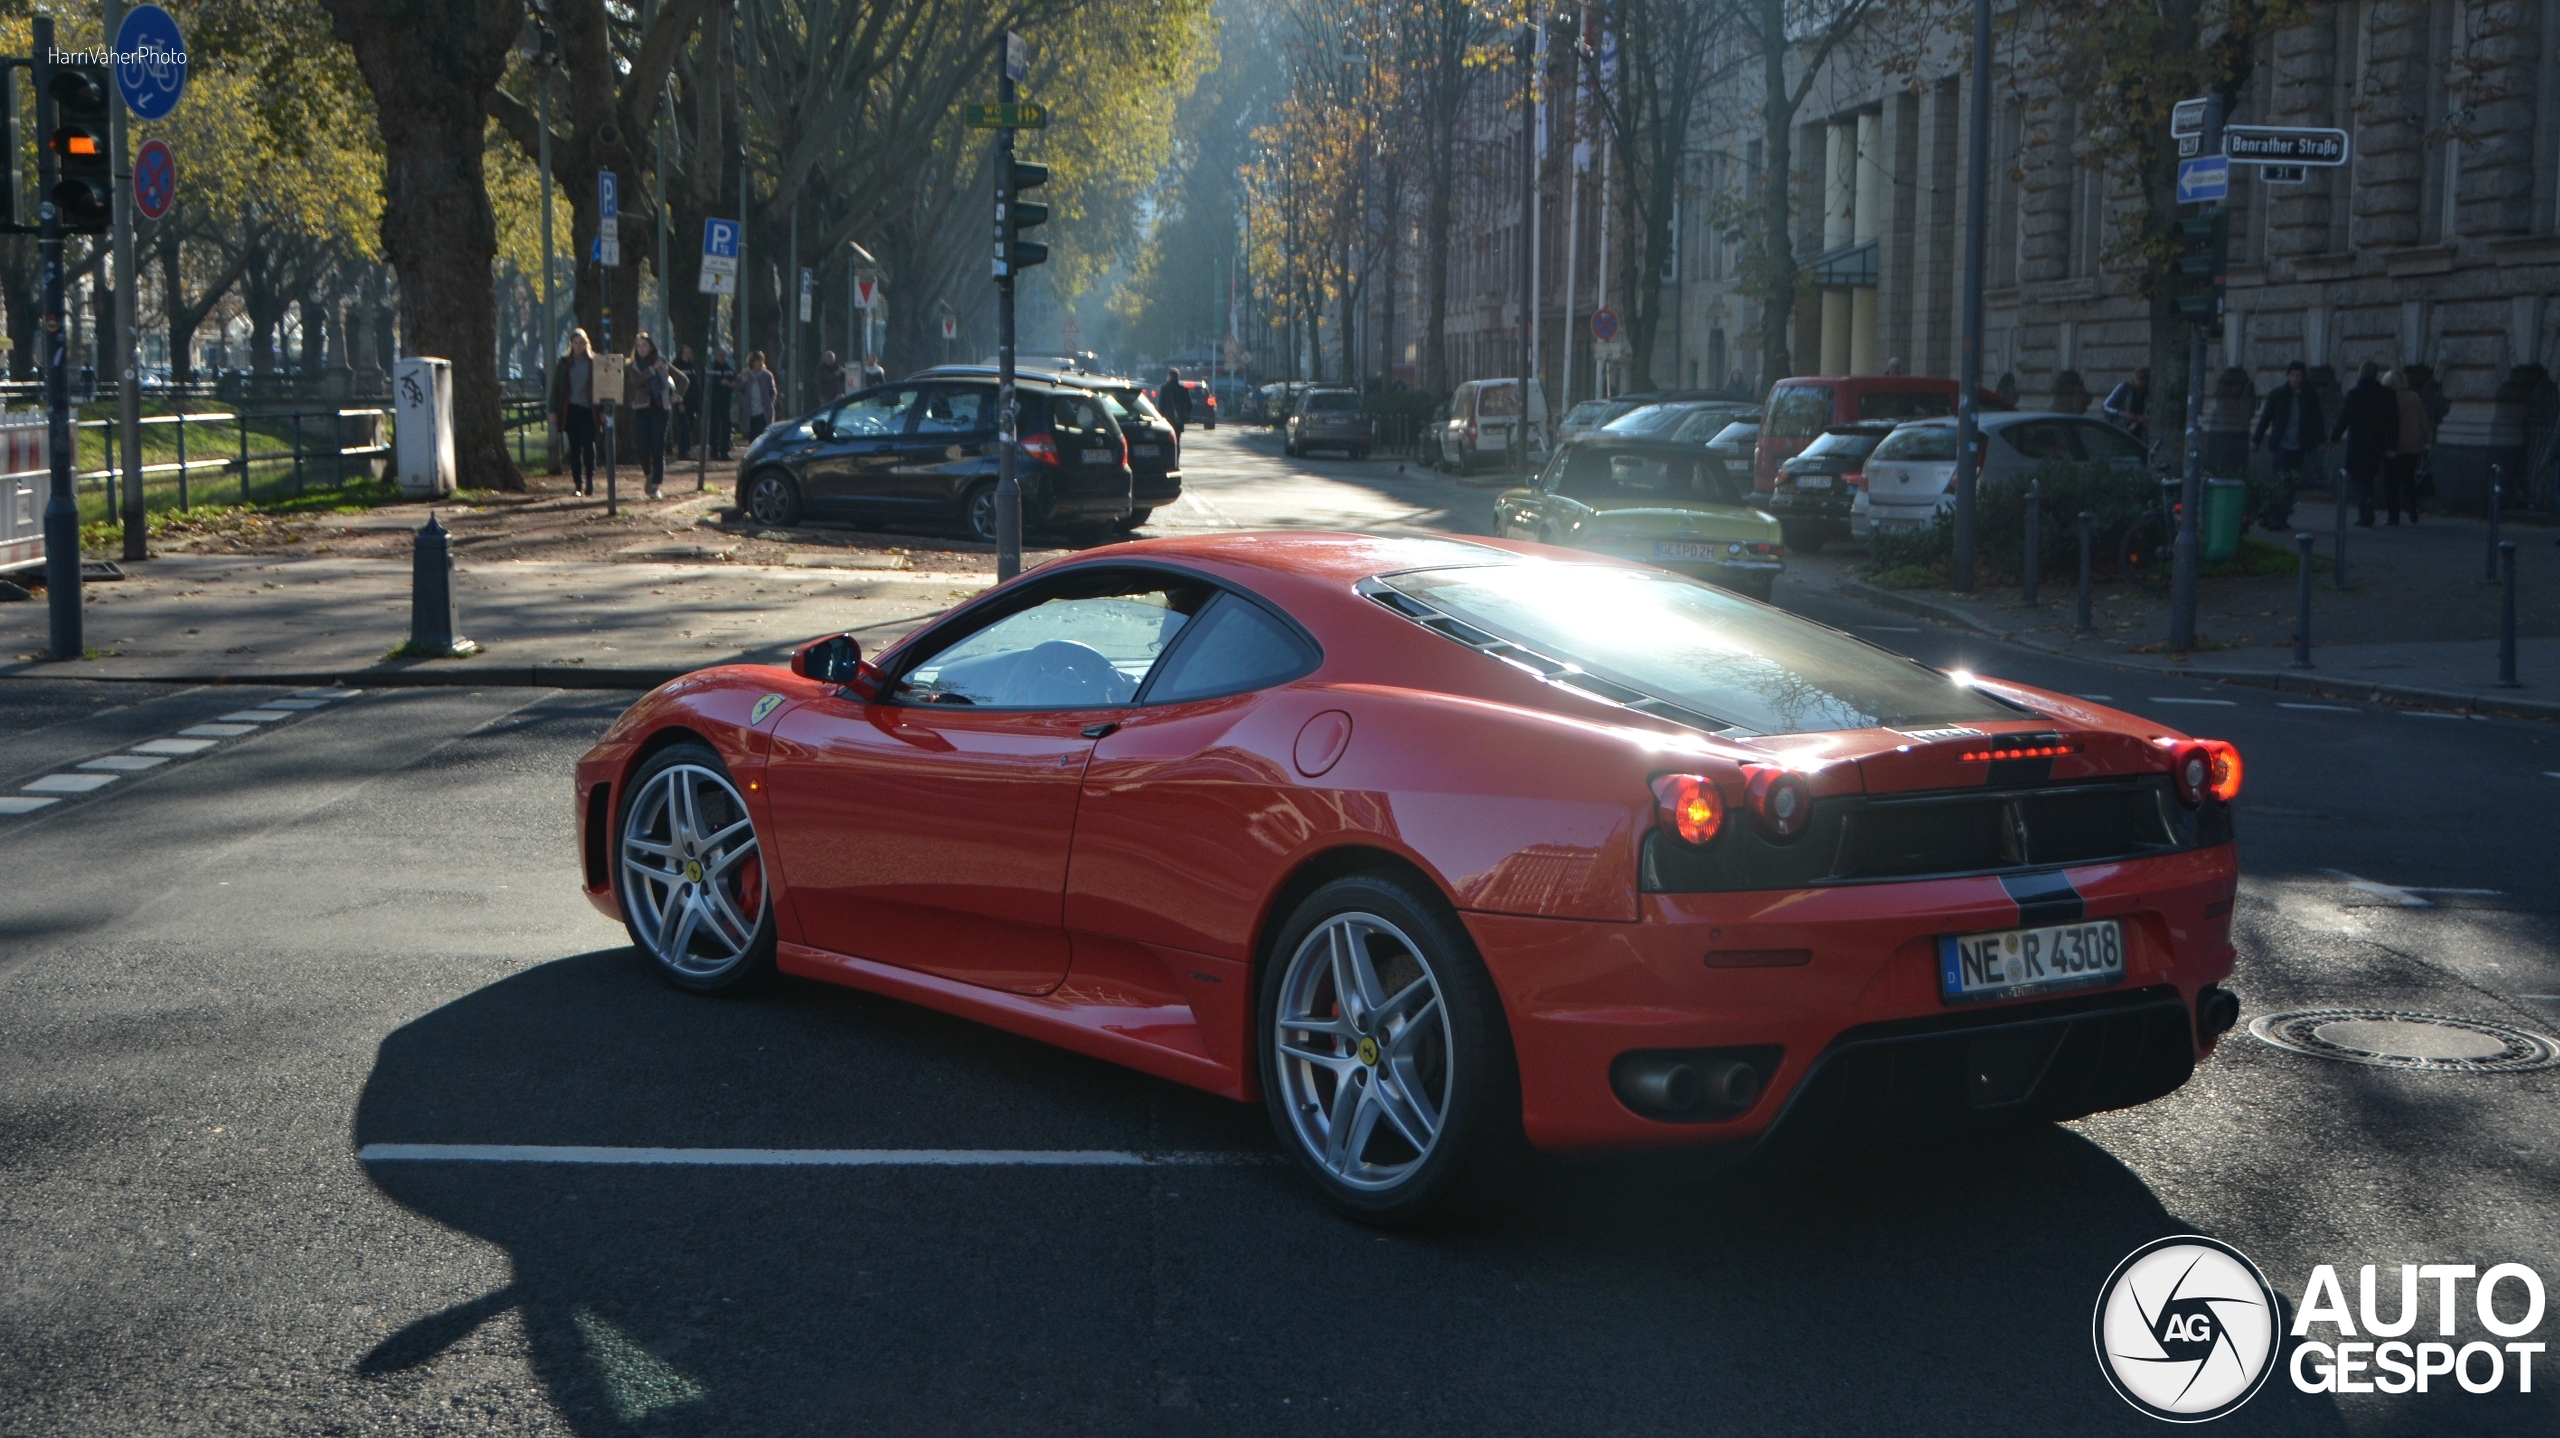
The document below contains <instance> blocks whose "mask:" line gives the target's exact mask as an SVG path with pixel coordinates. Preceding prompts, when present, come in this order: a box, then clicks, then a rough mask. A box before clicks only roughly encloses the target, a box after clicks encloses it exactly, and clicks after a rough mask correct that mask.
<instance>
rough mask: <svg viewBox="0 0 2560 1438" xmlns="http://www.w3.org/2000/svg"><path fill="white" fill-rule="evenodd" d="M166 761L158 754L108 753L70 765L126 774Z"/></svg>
mask: <svg viewBox="0 0 2560 1438" xmlns="http://www.w3.org/2000/svg"><path fill="white" fill-rule="evenodd" d="M168 762H169V761H168V759H167V758H165V757H163V756H161V755H158V754H110V755H108V756H107V757H105V758H104V759H83V760H81V761H80V762H79V763H77V764H75V765H73V766H72V767H73V768H75V769H108V770H112V771H114V772H116V773H119V774H127V773H131V772H133V771H134V770H136V769H156V768H158V767H159V766H160V765H163V764H166V763H168Z"/></svg>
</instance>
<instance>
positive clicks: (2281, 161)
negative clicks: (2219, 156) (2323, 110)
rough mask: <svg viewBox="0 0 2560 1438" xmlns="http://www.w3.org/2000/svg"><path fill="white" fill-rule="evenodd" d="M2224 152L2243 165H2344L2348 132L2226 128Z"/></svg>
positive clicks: (2300, 128)
mask: <svg viewBox="0 0 2560 1438" xmlns="http://www.w3.org/2000/svg"><path fill="white" fill-rule="evenodd" d="M2222 153H2223V154H2225V155H2228V156H2230V157H2231V158H2232V159H2233V160H2234V161H2236V162H2238V163H2241V164H2254V165H2343V164H2345V163H2346V162H2347V132H2346V131H2344V130H2319V129H2308V128H2302V127H2297V126H2291V125H2225V126H2223V127H2222Z"/></svg>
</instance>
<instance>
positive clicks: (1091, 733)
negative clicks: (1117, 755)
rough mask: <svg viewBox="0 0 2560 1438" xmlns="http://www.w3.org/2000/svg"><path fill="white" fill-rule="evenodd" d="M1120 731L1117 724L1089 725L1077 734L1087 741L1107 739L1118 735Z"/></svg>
mask: <svg viewBox="0 0 2560 1438" xmlns="http://www.w3.org/2000/svg"><path fill="white" fill-rule="evenodd" d="M1119 730H1120V726H1119V725H1117V724H1087V725H1086V726H1084V728H1082V729H1080V730H1078V731H1076V732H1078V733H1080V734H1082V735H1084V737H1086V738H1087V739H1107V738H1109V737H1111V736H1112V735H1113V734H1116V733H1118V732H1119Z"/></svg>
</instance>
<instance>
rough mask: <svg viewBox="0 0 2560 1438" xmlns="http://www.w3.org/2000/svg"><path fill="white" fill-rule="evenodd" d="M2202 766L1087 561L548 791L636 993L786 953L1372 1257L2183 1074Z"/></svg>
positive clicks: (1295, 580) (1957, 697)
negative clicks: (1207, 1107) (1531, 1181)
mask: <svg viewBox="0 0 2560 1438" xmlns="http://www.w3.org/2000/svg"><path fill="white" fill-rule="evenodd" d="M2239 788H2240V758H2239V755H2238V754H2237V753H2236V752H2235V751H2234V750H2232V749H2231V747H2230V746H2228V745H2226V744H2221V743H2218V742H2215V741H2212V740H2197V739H2191V738H2189V737H2187V736H2186V735H2184V734H2180V733H2177V732H2174V731H2172V730H2170V729H2167V728H2165V727H2164V726H2161V725H2159V724H2155V723H2153V722H2151V721H2149V720H2146V719H2138V718H2135V717H2133V716H2131V715H2128V714H2122V713H2118V712H2116V711H2114V710H2110V709H2104V708H2100V707H2098V706H2095V705H2091V704H2087V703H2083V702H2081V701H2079V700H2076V699H2072V698H2070V697H2068V696H2065V695H2060V694H2053V693H2047V692H2045V691H2042V690H2037V689H2031V688H2027V687H2024V686H2021V685H2015V684H2005V683H1998V682H1994V681H1992V680H1988V679H1983V678H1977V677H1973V676H1969V675H1964V674H1948V673H1942V672H1939V671H1937V670H1933V669H1930V668H1927V667H1925V666H1923V665H1920V664H1917V663H1914V662H1912V661H1910V660H1908V659H1904V658H1901V657H1898V656H1896V655H1893V654H1890V653H1887V652H1885V651H1883V650H1880V649H1876V648H1873V647H1871V646H1869V645H1867V644H1864V643H1862V642H1860V641H1858V640H1856V639H1853V638H1850V637H1849V636H1847V635H1844V634H1840V633H1838V632H1836V631H1833V630H1830V629H1826V628H1823V627H1821V626H1819V625H1816V624H1812V623H1808V622H1806V621H1804V620H1801V619H1798V618H1795V617H1793V616H1792V615H1789V614H1786V613H1784V612H1781V611H1779V610H1776V609H1772V608H1770V607H1768V606H1766V605H1761V604H1756V603H1753V602H1751V601H1750V600H1747V599H1743V598H1741V597H1739V596H1737V595H1734V594H1732V593H1730V592H1728V591H1725V590H1722V589H1717V588H1713V587H1711V586H1708V585H1704V584H1699V583H1696V582H1693V581H1691V580H1687V579H1683V578H1680V577H1678V576H1676V575H1671V574H1666V573H1663V572H1661V571H1658V570H1653V569H1648V568H1644V567H1641V566H1637V565H1632V564H1623V563H1618V562H1614V561H1610V560H1606V559H1602V558H1598V557H1595V556H1592V555H1589V554H1585V553H1581V552H1579V551H1567V550H1558V549H1549V548H1546V547H1543V546H1539V545H1534V544H1525V543H1511V542H1503V541H1489V540H1458V539H1431V538H1388V537H1378V536H1367V535H1350V534H1314V533H1291V534H1221V535H1215V536H1206V537H1183V538H1171V539H1152V540H1146V541H1143V542H1139V543H1134V544H1123V545H1118V546H1113V547H1110V548H1103V549H1095V550H1088V551H1086V552H1084V553H1082V554H1079V555H1077V556H1075V557H1074V558H1072V559H1069V560H1065V561H1061V562H1058V563H1055V564H1050V565H1046V566H1043V567H1042V568H1040V569H1037V570H1034V571H1033V572H1031V573H1029V574H1025V575H1023V576H1022V577H1021V578H1019V579H1017V580H1015V581H1013V582H1012V583H1009V584H1005V585H1002V586H1000V587H998V588H996V589H994V590H991V591H989V592H988V593H987V594H985V595H983V596H981V597H980V598H978V599H977V600H975V601H973V602H971V603H969V604H967V605H965V606H963V607H961V608H959V609H957V610H954V611H953V612H952V613H950V614H949V615H947V616H945V617H943V618H942V619H941V620H939V621H938V622H936V623H934V624H932V625H930V626H928V627H926V628H924V629H921V630H918V631H917V632H915V633H914V634H912V635H910V636H909V637H908V638H906V639H905V640H903V641H901V642H899V643H897V644H895V645H892V646H891V647H889V648H888V649H887V650H885V651H883V652H881V653H880V654H877V655H873V656H867V657H866V656H864V655H862V653H861V651H860V649H859V647H858V646H857V645H856V643H855V642H854V640H853V639H852V638H851V637H849V636H835V637H831V638H826V639H821V640H817V641H815V642H813V643H811V644H809V645H807V646H805V647H804V648H802V649H801V651H800V652H799V653H798V655H797V656H796V657H795V658H794V659H793V661H792V665H791V668H790V669H789V670H788V671H785V670H782V669H777V668H769V667H764V666H757V665H733V666H729V667H726V668H719V669H710V670H705V671H703V672H701V673H698V674H693V675H688V676H687V677H685V678H683V679H680V680H677V681H675V682H673V683H670V684H668V685H666V686H664V687H663V688H660V689H659V690H657V691H656V692H654V693H652V694H650V695H649V696H648V697H647V698H645V699H643V700H641V701H640V702H639V703H638V704H635V705H634V706H632V708H631V709H630V711H629V712H628V713H626V714H624V715H623V716H622V718H621V719H620V720H619V721H618V722H616V723H615V724H614V726H613V727H612V729H611V730H610V731H609V732H608V733H607V734H606V735H605V737H604V738H603V739H602V740H601V741H600V742H599V743H598V744H597V745H596V747H595V748H594V749H593V750H592V751H591V752H590V753H588V754H587V756H586V757H585V758H584V759H583V760H582V761H581V762H580V763H579V766H578V787H577V806H578V807H577V816H578V831H579V839H580V847H581V850H582V852H583V855H584V859H585V885H586V890H587V893H588V896H589V897H590V898H591V899H592V900H593V901H594V902H595V904H596V906H597V907H598V908H600V909H602V910H603V911H604V912H606V913H607V914H610V915H615V916H618V917H619V918H621V919H622V921H623V922H624V923H625V924H626V925H627V926H628V927H629V929H630V931H631V936H632V938H633V940H634V941H635V942H636V943H637V944H638V945H639V947H640V949H641V951H642V952H644V953H645V954H647V955H649V956H650V957H651V959H652V960H653V961H654V962H655V964H656V965H657V967H658V969H659V971H660V972H661V973H662V974H664V975H665V977H666V978H667V979H668V980H669V981H670V982H672V983H674V984H677V985H679V986H681V987H684V988H687V989H695V990H701V991H706V992H710V991H718V990H724V989H730V988H733V987H736V986H738V985H741V984H745V983H748V982H751V981H753V980H755V979H757V978H759V977H761V976H762V975H764V974H765V973H767V972H769V971H771V970H773V969H775V968H780V969H781V970H784V971H786V972H790V973H795V974H803V975H808V976H810V977H814V978H821V979H827V980H831V981H834V982H837V983H844V984H851V985H854V986H856V987H859V988H864V989H870V990H874V991H876V992H879V993H883V994H888V995H892V996H895V997H898V998H903V999H908V1000H912V1001H914V1002H916V1003H921V1004H926V1005H930V1006H932V1007H935V1008H940V1009H945V1010H948V1011H950V1012H952V1013H956V1014H962V1015H966V1016H968V1017H972V1018H976V1019H980V1020H983V1021H985V1022H987V1023H991V1024H995V1025H997V1026H999V1027H1002V1028H1006V1029H1010V1030H1012V1031H1014V1032H1016V1033H1020V1034H1025V1035H1029V1036H1032V1037H1035V1038H1040V1039H1044V1040H1047V1041H1049V1042H1053V1043H1057V1044H1060V1045H1063V1046H1065V1047H1068V1048H1071V1049H1075V1050H1077V1051H1079V1052H1082V1053H1087V1054H1091V1055H1095V1056H1097V1057H1101V1058H1106V1059H1110V1060H1113V1061H1115V1062H1118V1063H1123V1064H1127V1065H1129V1066H1131V1067H1133V1068H1138V1069H1142V1070H1145V1071H1146V1072H1148V1073H1152V1074H1156V1075H1160V1076H1162V1077H1165V1078H1169V1079H1174V1080H1177V1081H1179V1082H1182V1083H1187V1084H1194V1085H1197V1086H1199V1087H1201V1088H1205V1089H1209V1090H1211V1091H1213V1092H1216V1093H1220V1094H1224V1095H1226V1096H1228V1097H1230V1098H1234V1099H1238V1100H1244V1101H1252V1100H1255V1099H1260V1100H1261V1101H1262V1102H1264V1103H1265V1104H1267V1105H1268V1106H1269V1109H1270V1114H1271V1119H1272V1123H1273V1126H1274V1127H1275V1128H1277V1129H1278V1131H1279V1136H1280V1142H1281V1145H1282V1146H1283V1147H1284V1148H1285V1149H1287V1150H1288V1152H1289V1153H1290V1154H1291V1155H1292V1157H1293V1158H1294V1159H1295V1160H1296V1161H1297V1163H1298V1164H1299V1165H1300V1166H1301V1167H1302V1168H1303V1169H1304V1170H1305V1171H1306V1173H1307V1174H1308V1175H1309V1177H1310V1178H1312V1179H1313V1181H1314V1182H1315V1184H1316V1185H1317V1186H1318V1187H1319V1188H1320V1189H1321V1190H1323V1192H1324V1193H1325V1194H1326V1195H1327V1196H1328V1197H1329V1198H1330V1199H1331V1200H1332V1201H1333V1202H1335V1203H1336V1204H1338V1205H1340V1206H1341V1207H1343V1208H1345V1209H1347V1210H1349V1211H1351V1212H1353V1213H1355V1214H1357V1215H1359V1216H1362V1217H1365V1218H1368V1219H1371V1220H1373V1221H1398V1220H1403V1219H1408V1218H1411V1217H1415V1216H1417V1215H1421V1214H1425V1213H1429V1212H1432V1211H1434V1210H1437V1209H1439V1208H1441V1207H1443V1206H1445V1205H1448V1204H1451V1203H1453V1202H1457V1201H1461V1200H1463V1199H1465V1198H1466V1197H1467V1196H1469V1195H1470V1194H1472V1193H1481V1192H1483V1191H1485V1189H1486V1188H1487V1187H1488V1185H1487V1182H1486V1178H1485V1173H1484V1171H1485V1170H1486V1169H1487V1168H1488V1167H1489V1166H1493V1165H1498V1164H1499V1163H1500V1162H1501V1160H1502V1158H1503V1156H1504V1155H1506V1154H1508V1153H1512V1152H1514V1151H1515V1150H1514V1147H1513V1144H1514V1142H1515V1141H1516V1140H1517V1139H1519V1138H1522V1137H1525V1138H1526V1139H1527V1141H1528V1142H1529V1143H1531V1144H1534V1145H1536V1146H1537V1147H1539V1148H1542V1149H1547V1150H1550V1151H1558V1152H1566V1151H1594V1150H1610V1149H1619V1150H1624V1149H1640V1148H1670V1147H1677V1146H1695V1145H1747V1144H1756V1145H1759V1146H1762V1147H1764V1148H1767V1147H1781V1148H1784V1147H1791V1146H1796V1145H1817V1144H1829V1143H1837V1142H1842V1141H1846V1142H1851V1143H1855V1142H1860V1141H1862V1140H1864V1139H1865V1138H1868V1137H1873V1136H1882V1135H1892V1136H1902V1135H1908V1134H1911V1133H1914V1132H1924V1131H1927V1130H1929V1129H1932V1128H1936V1127H1942V1126H1969V1125H1980V1124H1987V1123H1997V1122H2004V1121H2015V1120H2020V1119H2029V1120H2048V1119H2060V1118H2069V1117H2074V1116H2077V1115H2081V1114H2086V1113H2090V1112H2093V1111H2096V1110H2099V1109H2106V1108H2116V1107H2122V1106H2125V1105H2129V1104H2136V1103H2141V1102H2144V1101H2146V1100H2149V1099H2153V1098H2157V1097H2159V1096H2160V1095H2162V1094H2165V1093H2168V1092H2169V1091H2170V1090H2172V1089H2175V1088H2177V1087H2178V1086H2179V1085H2180V1084H2181V1083H2183V1082H2185V1081H2186V1079H2187V1077H2188V1076H2189V1074H2190V1073H2191V1072H2192V1071H2193V1069H2194V1067H2195V1064H2196V1062H2197V1059H2198V1057H2199V1056H2200V1055H2202V1054H2204V1053H2206V1052H2208V1051H2209V1050H2210V1049H2211V1048H2212V1047H2213V1044H2214V1041H2215V1040H2216V1038H2217V1037H2218V1036H2219V1035H2221V1034H2222V1033H2223V1032H2225V1031H2227V1030H2228V1029H2229V1028H2230V1027H2231V1026H2232V1024H2233V1022H2234V1021H2235V1020H2236V1019H2237V1017H2238V1015H2239V1002H2238V1000H2237V999H2236V998H2235V997H2234V996H2233V995H2232V994H2231V993H2230V991H2229V990H2228V989H2225V988H2222V987H2220V985H2221V983H2222V981H2223V980H2224V979H2225V978H2227V977H2228V976H2229V974H2230V972H2231V966H2232V948H2231V943H2230V938H2229V928H2230V914H2231V902H2232V894H2233V891H2234V888H2235V887H2236V883H2237V879H2238V873H2239V866H2238V864H2237V862H2236V860H2235V859H2234V857H2233V852H2232V842H2231V817H2230V811H2229V807H2228V806H2229V805H2230V803H2231V801H2232V800H2233V798H2234V797H2235V796H2236V795H2237V794H2238V792H2239Z"/></svg>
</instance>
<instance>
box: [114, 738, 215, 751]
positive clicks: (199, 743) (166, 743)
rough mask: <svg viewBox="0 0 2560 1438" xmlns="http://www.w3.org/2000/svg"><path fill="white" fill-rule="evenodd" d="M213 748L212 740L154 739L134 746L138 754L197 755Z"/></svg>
mask: <svg viewBox="0 0 2560 1438" xmlns="http://www.w3.org/2000/svg"><path fill="white" fill-rule="evenodd" d="M212 747H213V741H212V740H210V739H152V740H147V741H145V742H143V743H140V744H136V745H134V746H133V752H135V753H136V754H195V753H200V752H202V751H204V750H206V749H210V748H212Z"/></svg>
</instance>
